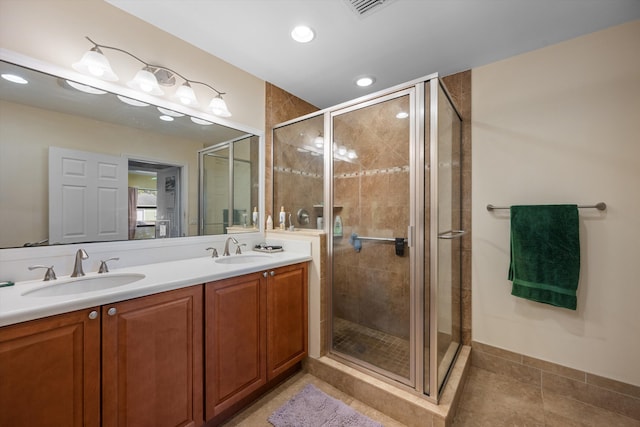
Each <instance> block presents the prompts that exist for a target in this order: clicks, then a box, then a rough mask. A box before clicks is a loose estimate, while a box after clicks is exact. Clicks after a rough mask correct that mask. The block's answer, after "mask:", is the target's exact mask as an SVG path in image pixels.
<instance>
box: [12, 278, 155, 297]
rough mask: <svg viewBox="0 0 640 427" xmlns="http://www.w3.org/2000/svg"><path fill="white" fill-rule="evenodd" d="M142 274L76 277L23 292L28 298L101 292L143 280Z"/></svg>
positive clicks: (44, 284)
mask: <svg viewBox="0 0 640 427" xmlns="http://www.w3.org/2000/svg"><path fill="white" fill-rule="evenodd" d="M144 278H145V275H144V274H137V273H127V274H110V273H107V274H104V275H100V276H90V277H77V278H73V279H70V280H66V281H65V282H63V283H51V284H49V283H43V285H42V287H41V288H36V289H33V290H30V291H28V292H25V293H24V294H22V295H23V296H28V297H56V296H61V295H73V294H82V293H85V292H94V291H102V290H105V289H111V288H117V287H118V286H124V285H128V284H129V283H133V282H137V281H138V280H141V279H144Z"/></svg>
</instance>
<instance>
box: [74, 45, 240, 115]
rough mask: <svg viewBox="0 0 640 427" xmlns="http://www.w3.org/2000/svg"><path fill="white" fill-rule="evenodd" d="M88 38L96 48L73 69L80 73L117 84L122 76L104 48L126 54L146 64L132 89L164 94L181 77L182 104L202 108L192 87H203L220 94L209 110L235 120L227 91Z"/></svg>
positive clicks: (134, 81) (133, 81)
mask: <svg viewBox="0 0 640 427" xmlns="http://www.w3.org/2000/svg"><path fill="white" fill-rule="evenodd" d="M86 39H87V40H89V42H90V43H92V44H93V47H92V48H91V49H90V50H89V51H88V52H86V53H85V54H84V56H83V57H82V59H81V60H80V61H78V62H76V63H74V64H73V68H74V69H75V70H76V71H79V72H81V73H83V74H88V75H91V76H94V77H98V78H100V79H102V80H108V81H117V80H118V76H117V75H116V74H115V72H113V70H112V69H111V64H109V61H108V59H107V57H106V56H105V55H104V54H103V53H102V49H109V50H115V51H117V52H121V53H124V54H125V55H127V56H129V57H131V58H133V59H135V60H136V61H138V62H140V63H142V64H143V65H144V66H143V67H142V69H141V70H140V71H138V72H137V73H136V75H135V76H134V78H133V79H132V80H131V81H129V82H128V83H127V85H128V86H129V87H131V88H134V89H137V90H140V91H143V92H145V93H149V94H151V95H163V94H164V91H163V90H162V88H161V87H160V86H161V85H162V86H168V87H171V86H174V85H175V84H176V77H179V78H180V79H182V80H183V81H184V82H183V83H182V84H181V85H180V86H179V87H178V89H177V90H176V91H175V94H174V97H175V98H176V99H178V100H179V101H180V102H181V103H182V104H184V105H189V106H197V105H198V100H197V98H196V94H195V92H194V91H193V88H192V86H191V85H193V84H199V85H201V86H205V87H207V88H209V89H211V90H212V91H213V92H215V93H216V95H215V96H214V98H213V99H212V100H211V102H210V103H209V110H210V111H211V112H212V113H213V114H215V115H216V116H220V117H231V113H230V112H229V108H228V107H227V104H226V102H225V101H224V99H222V95H224V94H225V92H220V91H219V90H217V89H216V88H214V87H213V86H210V85H208V84H207V83H204V82H200V81H196V80H191V79H188V78H186V77H185V76H183V75H182V74H180V73H178V72H177V71H175V70H172V69H170V68H167V67H163V66H160V65H153V64H149V63H148V62H146V61H143V60H142V59H140V58H138V57H137V56H135V55H133V54H132V53H129V52H127V51H126V50H124V49H120V48H118V47H113V46H106V45H101V44H98V43H96V42H94V41H93V40H91V39H90V38H89V37H86Z"/></svg>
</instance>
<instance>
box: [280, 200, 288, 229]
mask: <svg viewBox="0 0 640 427" xmlns="http://www.w3.org/2000/svg"><path fill="white" fill-rule="evenodd" d="M286 222H287V213H286V212H285V211H284V206H280V230H284V229H285V228H286Z"/></svg>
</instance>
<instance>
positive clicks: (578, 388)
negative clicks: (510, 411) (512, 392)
mask: <svg viewBox="0 0 640 427" xmlns="http://www.w3.org/2000/svg"><path fill="white" fill-rule="evenodd" d="M471 364H472V366H475V367H477V368H481V369H485V370H487V371H490V372H493V373H496V374H500V375H506V376H510V377H512V378H514V379H516V380H518V381H521V382H523V383H526V384H530V385H534V386H537V387H540V390H541V392H542V393H543V394H544V393H549V394H561V395H563V396H564V397H568V398H571V399H574V400H577V401H580V402H583V403H587V404H589V405H593V406H596V407H599V408H602V409H606V410H608V411H612V412H616V413H618V414H621V415H624V416H627V417H630V418H633V419H635V420H640V387H638V386H635V385H633V384H627V383H623V382H621V381H617V380H612V379H609V378H605V377H601V376H598V375H594V374H591V373H588V372H584V371H580V370H577V369H573V368H568V367H566V366H562V365H558V364H556V363H552V362H547V361H545V360H541V359H536V358H534V357H530V356H526V355H524V354H520V353H515V352H512V351H509V350H503V349H501V348H498V347H493V346H491V345H488V344H483V343H479V342H477V341H473V343H472V353H471Z"/></svg>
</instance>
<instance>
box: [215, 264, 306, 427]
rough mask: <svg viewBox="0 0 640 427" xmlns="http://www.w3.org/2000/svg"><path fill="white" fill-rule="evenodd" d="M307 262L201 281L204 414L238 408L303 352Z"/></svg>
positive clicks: (302, 356) (291, 364) (290, 365)
mask: <svg viewBox="0 0 640 427" xmlns="http://www.w3.org/2000/svg"><path fill="white" fill-rule="evenodd" d="M307 268H308V267H307V263H301V264H294V265H291V266H286V267H281V268H277V269H269V270H266V271H263V272H259V273H252V274H248V275H245V276H240V277H235V278H232V279H227V280H220V281H217V282H211V283H207V284H206V285H205V396H206V402H205V415H206V419H207V420H211V419H213V418H215V417H218V420H220V419H221V418H220V415H221V414H223V415H222V417H223V418H224V417H225V414H230V413H232V412H233V411H235V410H237V409H239V408H240V407H241V405H242V404H243V403H242V402H243V401H245V402H246V401H247V398H249V399H251V397H250V396H251V395H254V396H255V395H256V393H259V392H260V390H261V389H265V387H269V381H270V380H272V379H274V378H275V377H277V376H278V375H279V374H281V373H284V372H286V371H287V370H288V369H291V368H292V367H294V365H295V364H296V363H298V362H300V361H301V360H302V359H303V358H304V357H305V356H306V354H307V322H308V320H307V306H308V302H307V283H308V276H307ZM225 411H226V412H225ZM223 418H222V419H223ZM216 422H217V421H216ZM214 424H215V423H214Z"/></svg>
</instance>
